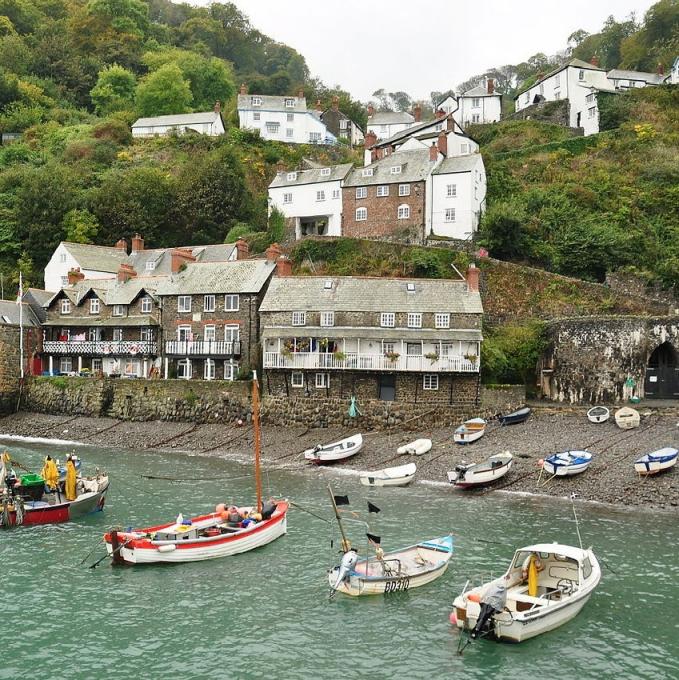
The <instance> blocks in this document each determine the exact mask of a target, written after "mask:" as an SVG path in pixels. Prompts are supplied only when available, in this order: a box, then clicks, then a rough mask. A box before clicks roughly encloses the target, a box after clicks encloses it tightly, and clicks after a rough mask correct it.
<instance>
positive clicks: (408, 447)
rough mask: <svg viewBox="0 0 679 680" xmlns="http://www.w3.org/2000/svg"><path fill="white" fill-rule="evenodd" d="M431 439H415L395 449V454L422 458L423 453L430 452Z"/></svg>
mask: <svg viewBox="0 0 679 680" xmlns="http://www.w3.org/2000/svg"><path fill="white" fill-rule="evenodd" d="M431 446H432V444H431V439H416V440H415V441H412V442H410V443H409V444H404V445H403V446H399V447H398V448H397V449H396V453H398V454H399V455H401V456H402V455H405V454H407V453H409V454H411V455H413V456H422V455H423V454H425V453H428V452H429V451H431Z"/></svg>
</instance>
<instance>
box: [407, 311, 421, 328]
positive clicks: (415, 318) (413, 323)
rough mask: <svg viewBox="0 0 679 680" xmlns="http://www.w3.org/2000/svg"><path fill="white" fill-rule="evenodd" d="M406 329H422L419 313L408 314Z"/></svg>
mask: <svg viewBox="0 0 679 680" xmlns="http://www.w3.org/2000/svg"><path fill="white" fill-rule="evenodd" d="M408 328H422V313H421V312H408Z"/></svg>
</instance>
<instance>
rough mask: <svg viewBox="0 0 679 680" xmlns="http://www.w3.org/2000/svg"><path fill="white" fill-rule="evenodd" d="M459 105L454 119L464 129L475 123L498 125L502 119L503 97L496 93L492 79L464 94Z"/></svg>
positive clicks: (460, 96)
mask: <svg viewBox="0 0 679 680" xmlns="http://www.w3.org/2000/svg"><path fill="white" fill-rule="evenodd" d="M457 103H458V107H457V109H456V110H455V112H454V113H453V118H455V121H456V122H457V123H458V124H459V125H460V126H461V127H463V128H465V127H467V125H472V124H475V123H497V122H498V121H499V120H500V118H501V117H502V95H501V94H500V93H499V92H496V91H495V82H494V80H493V79H492V78H488V79H487V80H486V82H485V84H481V85H477V86H476V87H473V88H472V89H471V90H467V92H463V93H462V94H461V95H459V96H458V97H457Z"/></svg>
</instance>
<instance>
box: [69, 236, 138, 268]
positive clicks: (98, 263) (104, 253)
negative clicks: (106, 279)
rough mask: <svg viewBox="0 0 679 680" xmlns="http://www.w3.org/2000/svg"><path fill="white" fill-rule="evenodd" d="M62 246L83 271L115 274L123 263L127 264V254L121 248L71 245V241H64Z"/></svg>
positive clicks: (83, 244)
mask: <svg viewBox="0 0 679 680" xmlns="http://www.w3.org/2000/svg"><path fill="white" fill-rule="evenodd" d="M62 245H63V246H64V247H65V248H66V250H68V252H69V253H70V254H71V255H72V256H73V258H74V259H75V260H76V262H77V263H78V264H79V265H80V267H81V268H82V269H93V270H95V271H99V272H112V273H115V272H117V271H118V268H119V266H120V264H121V262H127V253H126V252H125V251H124V250H122V249H120V248H114V247H112V246H93V245H90V244H88V243H71V242H70V241H62Z"/></svg>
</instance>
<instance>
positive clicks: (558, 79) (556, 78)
mask: <svg viewBox="0 0 679 680" xmlns="http://www.w3.org/2000/svg"><path fill="white" fill-rule="evenodd" d="M557 87H561V74H560V73H557V74H556V75H555V76H554V89H556V88H557Z"/></svg>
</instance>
